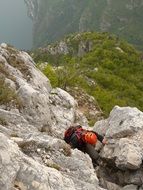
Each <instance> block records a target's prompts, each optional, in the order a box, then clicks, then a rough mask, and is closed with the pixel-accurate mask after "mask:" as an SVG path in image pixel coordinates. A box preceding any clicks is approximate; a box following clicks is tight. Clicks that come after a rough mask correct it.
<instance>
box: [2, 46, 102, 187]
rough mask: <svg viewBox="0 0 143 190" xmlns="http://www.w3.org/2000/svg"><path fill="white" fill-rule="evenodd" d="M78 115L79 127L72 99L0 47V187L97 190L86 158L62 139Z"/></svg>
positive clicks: (19, 55)
mask: <svg viewBox="0 0 143 190" xmlns="http://www.w3.org/2000/svg"><path fill="white" fill-rule="evenodd" d="M77 115H78V116H79V117H78V121H81V122H82V123H84V121H83V120H82V118H83V117H82V114H79V113H78V112H77V103H76V101H75V100H74V98H73V97H72V96H70V95H69V94H68V93H67V92H65V91H63V90H62V89H59V88H57V89H52V87H51V85H50V82H49V80H48V79H47V78H46V77H45V76H44V75H43V74H42V73H41V72H40V71H39V70H38V69H37V68H36V66H35V64H34V62H33V60H32V59H31V57H30V56H29V55H28V54H27V53H25V52H22V51H18V50H16V49H14V48H13V47H9V46H7V45H6V44H2V45H1V46H0V139H1V140H0V189H1V190H54V189H55V190H80V189H82V190H87V189H90V190H92V189H97V190H102V188H101V187H99V185H98V179H97V176H96V173H95V170H94V168H93V165H92V162H91V159H90V157H89V156H88V155H87V154H84V153H82V152H80V151H78V150H71V149H70V147H69V146H68V145H67V144H66V143H65V142H64V141H63V140H62V138H63V134H64V131H65V129H66V128H67V127H68V126H69V125H72V124H73V123H75V122H76V118H77ZM80 116H81V117H80ZM85 125H87V123H86V122H85Z"/></svg>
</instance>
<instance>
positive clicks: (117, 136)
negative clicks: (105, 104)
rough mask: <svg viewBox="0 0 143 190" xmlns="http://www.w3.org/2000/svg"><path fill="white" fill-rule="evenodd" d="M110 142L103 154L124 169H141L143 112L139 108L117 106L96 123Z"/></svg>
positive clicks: (97, 129) (98, 130)
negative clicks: (106, 116)
mask: <svg viewBox="0 0 143 190" xmlns="http://www.w3.org/2000/svg"><path fill="white" fill-rule="evenodd" d="M94 130H95V131H97V132H98V133H100V134H102V135H105V137H106V139H107V141H108V144H107V145H105V146H104V149H103V151H102V153H101V156H102V157H104V158H105V159H110V160H113V161H115V164H116V166H117V167H118V168H120V169H122V170H126V169H131V170H136V169H139V168H140V166H141V164H142V159H143V140H142V138H141V136H142V134H143V113H142V112H141V111H140V110H138V109H137V108H131V107H122V108H121V107H118V106H115V107H114V109H113V110H112V111H111V113H110V116H109V118H108V119H106V120H103V121H100V122H98V123H97V124H95V126H94Z"/></svg>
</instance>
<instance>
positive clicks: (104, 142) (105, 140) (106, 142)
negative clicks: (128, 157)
mask: <svg viewBox="0 0 143 190" xmlns="http://www.w3.org/2000/svg"><path fill="white" fill-rule="evenodd" d="M102 144H104V145H105V144H108V141H107V139H106V138H105V137H104V139H103V141H102Z"/></svg>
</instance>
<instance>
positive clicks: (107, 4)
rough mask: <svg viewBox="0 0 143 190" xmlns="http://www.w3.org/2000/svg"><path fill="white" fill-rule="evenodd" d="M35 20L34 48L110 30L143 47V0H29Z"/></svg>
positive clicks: (27, 2)
mask: <svg viewBox="0 0 143 190" xmlns="http://www.w3.org/2000/svg"><path fill="white" fill-rule="evenodd" d="M25 2H26V4H27V5H28V10H29V15H30V16H31V17H32V19H33V23H34V47H39V46H41V45H43V44H45V43H50V42H54V41H55V40H59V39H61V38H62V37H63V36H64V35H65V34H69V33H73V32H83V31H107V32H111V33H114V34H116V35H119V36H120V37H122V38H125V39H126V40H128V41H129V42H131V43H133V44H135V45H136V46H138V47H140V48H142V45H143V37H142V36H143V32H142V31H143V22H142V19H143V15H142V12H143V0H134V1H133V0H125V1H118V0H90V1H87V0H78V1H77V0H66V1H59V0H53V1H52V0H42V1H38V0H34V1H33V0H25Z"/></svg>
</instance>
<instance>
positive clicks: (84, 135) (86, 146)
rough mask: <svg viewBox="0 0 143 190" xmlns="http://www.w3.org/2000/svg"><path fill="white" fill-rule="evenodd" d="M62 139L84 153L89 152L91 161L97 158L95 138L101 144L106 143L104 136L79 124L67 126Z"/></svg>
mask: <svg viewBox="0 0 143 190" xmlns="http://www.w3.org/2000/svg"><path fill="white" fill-rule="evenodd" d="M64 140H65V141H66V143H68V144H69V145H70V146H71V147H72V148H77V149H79V150H81V151H82V152H84V153H87V154H89V156H90V157H91V159H92V161H93V162H96V161H97V160H98V158H99V154H98V152H97V151H96V150H95V145H96V143H97V140H99V141H100V142H101V143H102V144H103V145H105V144H107V141H106V139H105V138H103V137H102V136H101V135H99V134H98V133H96V132H94V131H89V130H85V129H83V128H82V127H81V126H80V125H77V126H71V127H69V128H68V129H67V130H66V131H65V134H64Z"/></svg>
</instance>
